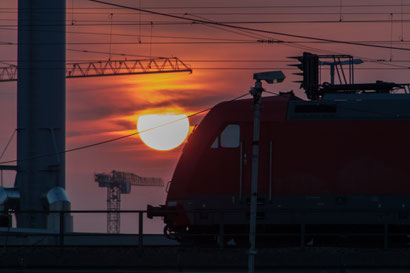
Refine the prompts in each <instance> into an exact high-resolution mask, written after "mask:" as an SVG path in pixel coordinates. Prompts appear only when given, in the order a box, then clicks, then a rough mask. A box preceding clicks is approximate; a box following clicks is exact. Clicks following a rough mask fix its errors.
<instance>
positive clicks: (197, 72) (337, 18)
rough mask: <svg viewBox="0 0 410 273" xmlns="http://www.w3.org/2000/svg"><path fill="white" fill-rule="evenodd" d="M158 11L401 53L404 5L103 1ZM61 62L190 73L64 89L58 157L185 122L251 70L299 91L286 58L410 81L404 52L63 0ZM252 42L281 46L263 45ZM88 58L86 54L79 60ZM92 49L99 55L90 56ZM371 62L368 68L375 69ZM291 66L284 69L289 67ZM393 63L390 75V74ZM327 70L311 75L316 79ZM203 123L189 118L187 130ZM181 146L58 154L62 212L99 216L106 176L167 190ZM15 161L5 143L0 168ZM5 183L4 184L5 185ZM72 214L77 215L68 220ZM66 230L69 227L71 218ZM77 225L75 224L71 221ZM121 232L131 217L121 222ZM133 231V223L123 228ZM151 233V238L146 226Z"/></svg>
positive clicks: (242, 89) (5, 114)
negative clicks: (346, 59)
mask: <svg viewBox="0 0 410 273" xmlns="http://www.w3.org/2000/svg"><path fill="white" fill-rule="evenodd" d="M107 2H112V3H117V4H122V5H126V6H131V7H137V8H139V7H140V8H143V9H147V10H153V11H157V12H163V13H167V14H174V15H178V16H184V17H187V18H195V19H201V20H210V21H216V22H223V23H226V24H231V25H236V26H244V27H251V28H257V29H263V30H270V31H276V32H283V33H290V34H296V35H303V36H313V37H320V38H327V39H333V40H342V41H360V42H363V43H367V44H377V45H385V46H395V47H401V48H410V46H409V42H410V28H409V19H410V0H385V1H382V0H369V1H364V0H363V1H362V0H359V1H357V0H356V1H350V0H331V1H329V0H322V1H303V0H276V1H271V0H270V1H268V0H265V1H263V0H255V1H250V0H247V1H245V0H235V1H227V0H224V1H214V0H212V1H188V0H175V1H166V0H151V1H148V0H107ZM66 30H67V63H73V62H84V61H92V60H107V59H108V58H109V57H111V59H113V60H114V59H124V57H123V56H120V55H118V54H126V56H127V59H138V58H141V59H143V58H147V57H159V56H164V57H171V56H175V57H178V58H180V59H181V60H182V61H184V62H185V63H186V64H187V65H189V66H190V67H191V68H192V69H193V73H192V74H189V73H173V74H155V75H132V76H116V77H98V78H84V79H68V80H67V148H68V149H70V148H74V147H78V146H82V145H87V144H91V143H94V142H98V141H103V140H106V139H109V138H113V137H119V136H121V135H124V134H129V133H132V132H135V130H136V121H137V119H138V117H139V116H140V115H143V114H166V113H168V114H193V113H195V112H197V111H200V110H202V109H205V108H208V107H211V106H213V105H215V104H216V103H218V102H221V101H224V100H230V99H233V98H235V97H237V96H239V95H242V94H244V93H246V92H248V91H249V88H250V86H252V85H253V81H252V75H253V73H255V72H261V71H269V70H283V72H284V73H285V75H286V76H287V78H286V80H285V81H284V83H282V84H278V85H273V86H267V89H268V90H270V91H274V92H278V91H289V90H293V91H294V92H295V93H296V94H297V95H299V96H301V97H304V95H303V92H302V91H300V90H299V84H298V83H294V82H292V81H294V80H298V76H295V75H292V73H295V72H297V71H296V70H294V68H292V67H289V66H287V64H289V63H292V62H293V61H292V60H290V59H287V57H289V56H298V55H301V54H302V53H303V52H304V51H308V52H312V53H316V54H351V55H354V56H355V57H356V58H362V59H363V60H365V61H366V60H368V61H371V62H365V63H364V64H362V65H360V66H357V67H356V68H357V69H356V75H355V78H356V82H371V81H376V80H384V81H391V82H398V83H406V82H410V79H409V76H410V71H408V70H407V69H406V67H407V66H409V64H410V51H398V50H390V49H378V48H370V47H362V46H353V45H346V44H335V43H322V42H315V41H309V40H304V39H301V38H289V37H283V36H278V35H267V34H264V35H261V34H260V33H256V32H254V33H252V32H243V31H240V30H232V29H229V28H224V27H216V26H211V25H205V24H198V23H192V22H190V21H184V20H179V19H173V18H167V17H162V16H158V15H149V14H146V13H141V12H138V11H133V10H126V9H116V8H111V7H109V6H104V5H101V4H97V3H92V2H89V1H87V0H67V28H66ZM259 39H273V40H281V41H284V42H282V43H273V44H262V43H258V42H257V40H259ZM16 43H17V0H3V1H0V47H1V50H0V66H6V65H8V64H16V63H17V45H16ZM82 50H87V51H88V52H87V53H84V52H81V51H82ZM98 52H99V53H98ZM376 60H379V63H375V61H376ZM293 63H294V62H293ZM392 65H393V66H392ZM328 73H329V72H328V70H324V71H322V75H323V77H324V79H327V78H328ZM16 94H17V83H16V82H7V83H0V116H1V119H0V120H1V126H0V152H1V151H2V150H3V148H4V146H5V145H6V144H7V141H8V139H9V138H10V136H11V135H12V133H13V131H14V130H15V128H16V103H17V99H16ZM202 117H203V115H199V116H195V117H194V118H192V119H190V121H189V122H190V125H191V127H192V126H194V125H196V124H198V123H199V122H200V120H201V118H202ZM182 147H183V146H180V147H178V148H176V149H174V150H171V151H156V150H153V149H151V148H149V147H147V146H146V145H144V144H143V143H142V141H141V139H140V138H139V137H138V136H135V137H130V138H127V139H123V140H121V141H117V142H113V143H109V144H105V145H101V146H97V147H93V148H90V149H86V150H81V151H75V152H72V153H68V154H67V155H66V156H67V178H66V188H67V192H68V195H69V198H70V200H71V202H72V208H73V209H105V208H106V189H103V188H98V185H97V184H96V183H95V182H94V178H93V174H94V172H102V171H103V172H108V171H111V170H118V171H128V172H133V173H136V174H138V175H141V176H156V177H162V178H163V179H164V181H169V180H170V179H171V177H172V173H173V170H174V168H175V166H176V164H177V161H178V158H179V156H180V154H181V151H182ZM15 158H16V139H15V138H14V139H13V141H12V142H11V146H10V147H9V149H8V150H7V152H6V153H5V155H4V156H3V158H1V161H5V160H13V159H15ZM13 183H14V174H12V175H10V174H8V175H6V174H5V175H4V185H5V186H12V185H13ZM165 195H166V193H165V189H164V188H143V187H140V188H138V187H134V188H133V189H132V191H131V194H130V195H123V196H122V200H123V202H122V209H145V208H146V205H147V204H153V205H158V204H162V203H163V202H164V200H165ZM75 217H77V216H75ZM75 221H77V220H76V219H75ZM78 221H80V217H78ZM81 221H83V223H82V224H81V228H80V229H81V230H91V229H94V230H96V229H98V230H100V231H105V217H101V219H100V218H99V219H98V220H97V226H98V228H95V227H96V223H95V222H94V223H87V222H86V219H83V218H81ZM124 221H129V223H131V224H130V225H128V226H127V225H123V227H124V228H123V230H122V231H126V232H129V231H131V230H132V229H133V228H135V223H134V222H133V221H135V219H131V217H130V219H124ZM133 223H134V224H133ZM151 226H152V230H153V231H158V230H160V225H159V224H155V225H154V224H153V225H151Z"/></svg>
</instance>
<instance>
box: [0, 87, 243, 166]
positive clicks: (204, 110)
mask: <svg viewBox="0 0 410 273" xmlns="http://www.w3.org/2000/svg"><path fill="white" fill-rule="evenodd" d="M248 95H249V93H245V94H243V95H240V96H238V97H235V98H234V99H231V100H230V101H235V100H238V99H241V98H243V97H245V96H248ZM211 109H212V107H209V108H205V109H203V110H200V111H197V112H195V113H193V114H190V115H187V116H186V117H183V118H179V119H176V120H174V121H171V122H167V123H163V124H160V125H157V126H154V127H151V128H148V129H146V130H142V131H137V132H134V133H131V134H127V135H123V136H120V137H115V138H110V139H107V140H104V141H99V142H94V143H91V144H87V145H83V146H79V147H75V148H71V149H67V150H64V151H59V152H53V153H47V154H42V155H34V156H32V157H29V158H23V159H14V160H7V161H2V162H0V164H9V163H18V162H22V161H28V160H35V159H39V158H45V157H50V156H56V155H60V154H66V153H70V152H74V151H79V150H84V149H88V148H92V147H95V146H100V145H103V144H107V143H111V142H115V141H119V140H122V139H125V138H129V137H132V136H136V135H138V134H141V133H145V132H148V131H152V130H154V129H157V128H161V127H164V126H167V125H169V124H173V123H175V122H178V121H181V120H184V119H186V118H191V117H194V116H197V115H200V114H202V113H205V112H208V111H210V110H211Z"/></svg>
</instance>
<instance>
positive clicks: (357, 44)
mask: <svg viewBox="0 0 410 273" xmlns="http://www.w3.org/2000/svg"><path fill="white" fill-rule="evenodd" d="M88 1H90V2H95V3H100V4H103V5H108V6H113V7H118V8H124V9H130V10H135V11H141V12H146V13H150V14H155V15H160V16H166V17H170V18H176V19H181V20H185V21H186V20H188V21H192V22H197V23H202V24H212V25H217V26H223V27H228V28H234V29H241V30H247V31H254V32H259V33H266V34H274V35H279V36H285V37H292V38H301V39H308V40H315V41H326V42H333V43H339V44H348V45H356V46H363V47H374V48H383V49H394V50H402V51H410V48H402V47H391V46H390V47H388V46H381V45H371V44H363V43H355V42H347V41H339V40H332V39H326V38H318V37H312V36H304V35H296V34H289V33H284V32H277V31H269V30H262V29H256V28H250V27H241V26H234V25H229V24H224V23H218V22H210V21H205V20H200V19H194V18H187V17H182V16H176V15H170V14H166V13H162V12H156V11H150V10H146V9H140V8H133V7H129V6H124V5H119V4H113V3H109V2H104V1H100V0H88Z"/></svg>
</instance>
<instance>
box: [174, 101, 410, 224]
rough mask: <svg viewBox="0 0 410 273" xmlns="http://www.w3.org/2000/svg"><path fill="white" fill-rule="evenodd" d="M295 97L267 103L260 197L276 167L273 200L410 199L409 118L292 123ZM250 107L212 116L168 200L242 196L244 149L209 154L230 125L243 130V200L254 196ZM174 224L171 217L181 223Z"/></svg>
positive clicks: (225, 106) (234, 105) (233, 105)
mask: <svg viewBox="0 0 410 273" xmlns="http://www.w3.org/2000/svg"><path fill="white" fill-rule="evenodd" d="M290 99H291V96H290V95H281V96H275V97H268V98H263V101H262V105H263V110H262V120H261V138H260V157H259V164H260V165H259V166H260V167H259V181H258V183H259V184H258V194H261V195H265V196H266V195H268V194H269V183H270V182H269V169H270V168H271V171H272V181H271V183H272V184H271V185H272V187H271V189H272V192H271V194H272V195H274V196H279V195H344V194H348V195H404V194H410V175H409V174H410V170H409V168H410V142H409V141H410V121H409V120H384V121H382V120H306V121H289V120H287V112H288V105H289V100H290ZM252 104H253V101H252V100H241V101H233V102H225V103H221V104H219V105H217V106H215V107H214V108H213V109H212V110H211V111H210V112H209V113H208V115H207V116H206V117H205V118H204V120H203V121H202V122H201V124H200V125H199V126H198V128H197V129H196V131H195V132H194V133H193V134H192V136H191V137H190V139H189V141H188V143H187V144H186V146H185V148H184V151H183V154H182V156H181V158H180V160H179V163H178V165H177V167H176V170H175V173H174V176H173V178H172V183H171V186H170V189H169V193H168V197H167V202H168V201H179V202H182V201H183V200H187V199H189V198H191V197H192V196H197V195H198V196H199V195H201V196H222V195H230V196H238V194H239V191H240V184H239V180H240V177H239V176H240V149H239V148H218V149H211V144H212V143H213V141H214V140H215V138H216V137H217V136H218V135H219V134H220V133H221V131H222V130H223V129H224V128H225V126H226V125H228V124H239V125H240V135H241V141H242V143H243V144H242V145H243V150H242V155H245V154H246V155H247V161H248V162H247V163H246V162H243V165H242V168H243V170H242V179H243V194H244V195H245V196H246V195H249V192H250V181H251V142H252V120H253V114H252ZM270 142H271V143H272V161H271V162H272V163H271V166H269V165H270V160H269V156H270V152H269V150H270V148H269V147H270ZM245 163H246V164H245ZM174 220H175V221H173V220H172V217H171V218H168V221H170V222H173V224H176V225H178V223H177V221H176V219H174ZM180 224H182V223H180ZM183 224H186V223H183Z"/></svg>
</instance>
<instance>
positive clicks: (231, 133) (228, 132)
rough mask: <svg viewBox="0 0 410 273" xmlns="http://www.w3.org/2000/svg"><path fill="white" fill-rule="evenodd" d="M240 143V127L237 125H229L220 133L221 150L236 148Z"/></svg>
mask: <svg viewBox="0 0 410 273" xmlns="http://www.w3.org/2000/svg"><path fill="white" fill-rule="evenodd" d="M239 143H240V127H239V125H238V124H229V125H228V126H226V127H225V129H224V130H223V131H222V133H221V147H222V148H237V147H239Z"/></svg>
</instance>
